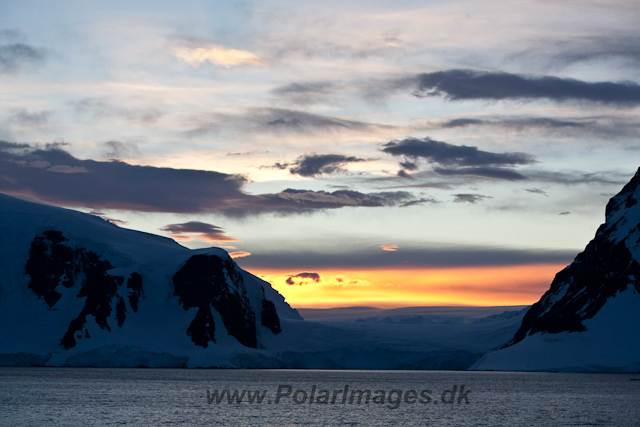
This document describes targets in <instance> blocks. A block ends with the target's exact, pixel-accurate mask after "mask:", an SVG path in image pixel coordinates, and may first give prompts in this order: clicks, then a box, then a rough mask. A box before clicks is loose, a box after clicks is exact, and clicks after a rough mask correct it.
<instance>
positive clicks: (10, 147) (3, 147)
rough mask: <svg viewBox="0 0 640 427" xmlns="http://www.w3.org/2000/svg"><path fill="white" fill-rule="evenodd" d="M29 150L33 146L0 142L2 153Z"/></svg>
mask: <svg viewBox="0 0 640 427" xmlns="http://www.w3.org/2000/svg"><path fill="white" fill-rule="evenodd" d="M29 148H31V145H29V144H25V143H18V142H9V141H4V140H0V151H5V150H23V149H29Z"/></svg>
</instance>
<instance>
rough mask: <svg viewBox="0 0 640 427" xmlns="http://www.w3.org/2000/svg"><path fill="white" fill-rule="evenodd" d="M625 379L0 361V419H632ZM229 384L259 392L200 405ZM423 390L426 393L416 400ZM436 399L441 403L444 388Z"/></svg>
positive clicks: (453, 422)
mask: <svg viewBox="0 0 640 427" xmlns="http://www.w3.org/2000/svg"><path fill="white" fill-rule="evenodd" d="M632 378H640V375H630V374H545V373H501V372H449V371H295V370H286V371H285V370H282V371H281V370H172V369H91V368H0V425H2V426H39V425H64V426H98V425H119V426H120V425H135V426H162V425H172V426H174V425H178V426H212V425H228V426H270V425H274V426H324V425H348V426H414V425H415V426H433V425H437V426H637V425H640V381H632V380H631V379H632ZM345 385H347V386H349V389H348V390H347V394H348V395H349V396H350V392H351V391H353V390H354V389H360V390H371V392H372V398H373V397H374V396H375V395H376V394H375V392H376V391H377V390H378V392H377V396H378V398H380V397H381V393H384V395H385V403H384V404H381V403H373V402H372V401H370V402H369V404H365V403H364V398H365V397H366V395H363V401H362V402H361V403H360V404H358V403H357V395H354V401H353V403H352V404H349V400H348V399H347V400H346V402H345V403H344V404H343V403H342V395H343V394H344V391H343V390H344V386H345ZM454 385H456V386H457V390H456V396H455V397H454V400H453V401H454V403H451V404H449V403H443V402H442V399H441V397H442V396H441V393H442V392H443V391H445V390H449V391H452V389H453V386H454ZM462 385H464V386H465V389H464V391H465V392H467V394H466V399H467V400H468V402H469V403H466V401H465V398H464V396H463V397H462V398H460V400H461V401H460V403H458V394H459V391H460V388H461V386H462ZM286 386H290V387H291V390H290V391H291V394H290V395H289V396H282V397H281V399H280V402H279V403H278V404H276V403H275V398H276V397H277V392H278V388H279V387H280V391H281V394H282V395H284V394H286V392H287V391H288V388H287V387H286ZM313 386H316V387H315V390H316V392H315V394H316V395H315V397H314V401H313V403H309V399H310V395H311V390H312V388H313ZM235 389H238V390H240V392H241V391H242V390H245V389H248V390H261V391H262V392H263V391H265V390H266V391H267V394H266V395H265V397H264V401H263V403H262V404H258V403H256V402H254V403H253V404H251V403H248V402H247V400H246V395H245V398H244V400H243V402H242V403H239V404H238V403H231V404H229V403H228V401H227V398H226V397H227V396H226V395H225V396H224V399H223V401H222V402H221V403H219V404H217V403H216V402H215V398H214V399H213V400H214V401H213V402H212V403H211V404H210V403H208V398H207V390H209V395H210V396H211V394H212V393H213V392H214V390H219V391H222V390H235ZM298 390H300V391H298ZM320 390H327V392H328V393H331V394H333V393H334V391H336V390H340V391H342V393H341V394H337V395H336V403H333V404H332V403H328V404H320V403H317V402H316V400H317V399H318V397H319V392H320ZM410 390H415V394H414V393H412V392H410ZM424 390H430V391H431V393H429V394H427V393H425V394H424V395H423V397H421V396H420V392H421V391H424ZM469 390H471V391H470V392H468V391H469ZM296 391H298V392H297V394H296ZM392 391H393V392H392ZM262 392H261V393H262ZM400 393H401V394H400ZM463 393H464V392H463ZM294 394H296V396H295V397H296V399H297V401H299V402H302V401H303V397H305V394H306V399H305V400H304V403H299V404H298V403H295V402H294V401H293V397H294V396H293V395H294ZM424 396H428V397H430V398H431V401H427V399H426V398H424ZM331 397H333V396H331ZM398 397H401V400H398ZM444 397H445V401H450V400H451V393H447V394H445V396H444ZM405 399H406V401H405ZM269 400H271V404H269V403H268V401H269ZM329 400H330V399H329ZM378 400H380V399H378ZM418 400H422V402H423V403H421V402H420V401H418ZM434 401H435V402H438V403H433V402H434ZM424 402H426V403H424ZM394 407H395V409H394Z"/></svg>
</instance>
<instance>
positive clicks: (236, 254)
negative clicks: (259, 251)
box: [229, 251, 251, 259]
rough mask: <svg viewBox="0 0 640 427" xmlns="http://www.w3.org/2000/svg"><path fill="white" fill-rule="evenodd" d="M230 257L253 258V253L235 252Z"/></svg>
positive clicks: (230, 253)
mask: <svg viewBox="0 0 640 427" xmlns="http://www.w3.org/2000/svg"><path fill="white" fill-rule="evenodd" d="M229 256H230V257H231V258H234V259H235V258H246V257H248V256H251V252H247V251H235V252H229Z"/></svg>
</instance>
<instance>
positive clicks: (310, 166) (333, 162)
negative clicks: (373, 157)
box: [273, 154, 367, 177]
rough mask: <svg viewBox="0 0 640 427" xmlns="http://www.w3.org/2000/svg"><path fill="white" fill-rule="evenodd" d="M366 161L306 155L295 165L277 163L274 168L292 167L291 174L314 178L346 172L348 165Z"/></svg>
mask: <svg viewBox="0 0 640 427" xmlns="http://www.w3.org/2000/svg"><path fill="white" fill-rule="evenodd" d="M366 161H367V160H366V159H361V158H358V157H354V156H343V155H341V154H305V155H303V156H300V157H299V158H298V159H297V160H296V161H295V162H293V163H284V164H283V163H276V164H275V165H274V166H273V167H275V168H277V169H285V168H287V167H290V166H291V168H290V169H289V172H290V173H291V174H294V175H300V176H306V177H312V176H318V175H331V174H335V173H339V172H345V170H344V169H343V167H344V166H345V165H346V164H347V163H358V162H366Z"/></svg>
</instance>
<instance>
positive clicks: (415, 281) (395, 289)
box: [251, 264, 566, 308]
mask: <svg viewBox="0 0 640 427" xmlns="http://www.w3.org/2000/svg"><path fill="white" fill-rule="evenodd" d="M564 267H566V265H565V264H537V265H516V266H488V267H464V268H403V269H401V268H396V269H369V270H362V269H358V270H355V269H334V268H331V269H330V268H322V269H312V270H309V269H307V270H306V271H313V272H316V273H318V274H320V281H319V282H314V281H312V280H305V281H302V282H301V283H296V284H295V285H289V284H287V283H286V279H287V278H289V277H290V276H291V275H295V274H297V273H300V271H302V270H300V271H297V270H285V269H251V271H252V273H253V274H256V275H257V276H259V277H261V278H262V279H263V280H266V281H268V282H270V283H271V284H272V285H273V287H274V288H275V289H277V290H278V292H280V293H281V294H282V295H283V296H284V297H285V299H286V301H287V302H288V303H289V304H291V306H292V307H294V308H329V307H348V306H375V307H384V308H392V307H407V306H421V305H474V306H496V305H529V304H533V303H534V302H536V301H538V300H539V299H540V297H541V296H542V294H543V293H544V292H546V291H547V290H548V289H549V285H550V284H551V281H552V280H553V277H554V276H555V274H556V273H557V272H558V271H560V270H562V269H563V268H564Z"/></svg>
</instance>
